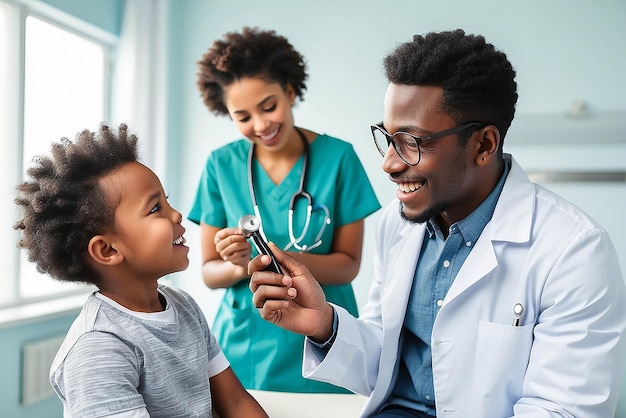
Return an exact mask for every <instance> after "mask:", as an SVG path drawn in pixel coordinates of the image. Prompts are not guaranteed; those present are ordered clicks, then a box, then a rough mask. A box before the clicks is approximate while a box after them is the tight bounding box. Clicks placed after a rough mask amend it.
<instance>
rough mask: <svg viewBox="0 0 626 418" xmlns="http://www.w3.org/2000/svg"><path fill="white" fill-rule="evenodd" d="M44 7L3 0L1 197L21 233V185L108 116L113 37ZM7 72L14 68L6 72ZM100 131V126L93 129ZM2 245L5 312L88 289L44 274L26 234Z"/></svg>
mask: <svg viewBox="0 0 626 418" xmlns="http://www.w3.org/2000/svg"><path fill="white" fill-rule="evenodd" d="M38 4H39V3H31V2H28V3H27V4H22V3H21V2H13V1H11V2H6V1H0V62H2V63H6V64H2V67H3V68H2V71H1V75H0V90H1V91H3V92H7V94H3V95H2V96H3V97H0V126H1V127H2V128H1V129H0V132H3V134H5V135H7V138H6V139H4V140H3V141H2V142H3V144H8V145H3V147H4V146H6V147H7V150H6V151H7V152H5V153H2V154H3V155H2V156H1V157H0V164H1V165H2V176H1V177H0V192H1V193H2V195H3V196H6V199H7V200H5V202H7V203H6V204H5V205H4V206H5V207H3V208H2V211H3V212H2V213H0V218H1V219H3V222H6V225H5V229H4V230H5V231H6V230H10V231H13V229H12V227H13V224H14V223H15V220H16V219H17V207H16V205H14V204H12V202H13V198H14V188H15V186H16V185H17V184H18V183H19V182H21V181H22V180H23V178H24V171H25V168H26V167H27V166H28V165H30V162H31V159H32V157H34V156H35V155H37V154H45V153H48V152H49V149H50V144H51V143H52V142H54V141H57V140H59V138H61V137H62V136H67V137H69V138H73V137H74V135H75V134H76V133H77V132H79V131H80V130H81V129H84V128H85V127H97V126H98V124H99V123H100V122H101V121H103V120H107V119H108V114H109V109H110V104H109V101H110V97H111V94H110V90H111V83H110V79H111V75H110V74H111V65H110V62H111V57H112V53H113V49H114V46H115V39H113V37H112V35H108V36H102V34H101V33H100V32H101V31H99V30H97V29H93V28H90V27H89V26H88V25H87V24H85V23H83V22H77V19H75V18H72V17H69V16H64V15H62V14H61V13H60V12H55V13H50V10H49V9H45V10H44V9H42V8H37V5H38ZM5 70H6V71H5ZM92 129H93V128H92ZM13 232H14V235H12V237H14V239H11V240H5V241H6V242H5V243H3V244H0V245H2V246H3V247H2V248H0V251H2V253H3V254H6V255H9V256H8V257H3V258H5V259H7V260H8V261H9V262H8V265H7V266H5V269H4V271H3V274H4V275H5V277H3V279H2V280H0V307H3V306H4V307H6V306H14V305H19V304H24V303H27V302H32V301H40V300H46V299H51V298H58V297H60V296H65V295H68V294H72V293H76V292H84V291H85V287H84V286H83V285H81V286H77V285H75V284H71V283H63V282H59V281H55V280H53V279H51V278H50V277H48V276H46V275H42V274H40V273H38V272H37V271H36V269H35V266H34V264H33V263H31V262H28V261H27V259H26V254H25V252H23V251H20V250H18V249H17V247H16V243H17V240H18V239H19V234H18V233H17V232H16V231H13Z"/></svg>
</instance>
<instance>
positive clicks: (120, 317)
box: [15, 124, 267, 418]
mask: <svg viewBox="0 0 626 418" xmlns="http://www.w3.org/2000/svg"><path fill="white" fill-rule="evenodd" d="M27 173H28V175H29V176H30V179H29V180H27V181H25V182H24V183H22V184H21V185H19V186H18V187H17V191H18V196H17V198H16V200H15V202H16V203H17V204H18V205H19V206H20V207H21V209H22V215H23V217H22V219H21V220H20V221H18V223H17V224H16V225H15V228H16V229H18V230H20V231H21V233H22V237H21V240H20V242H19V243H18V247H20V248H23V249H25V250H27V251H28V259H29V261H32V262H35V263H36V265H37V269H38V270H39V271H40V272H43V273H47V274H49V275H50V276H52V277H54V278H57V279H59V280H64V281H70V282H83V283H91V284H94V285H95V286H97V288H98V290H97V291H96V292H94V293H93V294H92V295H90V296H89V298H88V300H87V301H86V303H85V306H84V307H83V310H82V312H81V313H80V315H79V316H78V318H77V319H76V320H75V321H74V324H73V325H72V326H71V328H70V330H69V332H68V335H67V337H66V338H65V341H64V343H63V345H62V346H61V348H60V350H59V352H58V353H57V356H56V358H55V360H54V363H53V364H52V368H51V370H50V380H51V384H52V387H53V388H54V390H55V391H56V393H57V394H58V396H59V398H60V399H61V401H62V402H63V407H64V417H66V418H67V417H80V418H84V417H116V418H121V417H124V418H128V417H132V418H138V417H142V418H143V417H167V418H172V417H211V416H212V411H216V413H217V414H219V416H220V417H222V418H225V417H267V414H265V412H264V411H263V409H262V408H261V407H260V406H259V404H258V403H257V402H256V400H255V399H254V398H253V397H252V396H251V395H250V394H249V393H248V392H247V391H246V390H245V389H244V388H243V386H242V385H241V384H240V382H239V380H238V379H237V377H236V376H235V374H234V373H233V371H232V370H231V368H230V365H229V363H228V361H227V360H226V358H225V356H224V354H223V353H222V351H221V349H220V347H219V345H218V344H217V342H216V340H215V338H214V336H213V335H212V334H211V332H210V331H209V328H208V326H207V323H206V321H205V318H204V316H203V314H202V312H201V310H200V308H199V307H198V305H197V304H196V303H195V302H194V301H193V299H192V298H191V297H190V296H189V295H187V294H186V293H185V292H183V291H181V290H176V289H173V288H170V287H167V286H164V285H160V284H159V283H158V280H159V278H160V277H163V276H165V275H166V274H169V273H173V272H176V271H181V270H184V269H185V268H187V265H188V264H189V260H188V258H187V253H188V251H189V249H188V248H187V247H186V246H185V245H184V243H185V239H184V237H183V234H184V232H185V229H184V228H183V226H182V225H181V222H182V215H181V214H180V213H179V212H178V211H176V210H175V209H174V208H172V207H171V206H170V205H169V204H168V202H167V196H166V194H165V192H164V191H163V187H162V185H161V183H160V181H159V179H158V178H157V176H156V175H155V174H154V173H153V172H152V171H151V170H150V169H149V168H147V167H146V166H144V165H142V164H140V163H139V162H138V161H137V138H136V137H135V136H134V135H132V134H129V133H128V132H127V127H126V125H120V127H119V130H118V132H117V133H115V132H114V131H112V130H111V129H109V127H108V126H106V125H104V124H103V125H102V126H101V127H100V130H99V132H98V133H97V134H96V133H94V132H90V131H87V130H85V131H83V132H81V133H80V134H78V135H77V136H76V139H75V141H70V140H67V139H62V140H61V141H60V142H59V143H56V144H54V145H53V146H52V155H51V156H50V157H48V156H40V157H38V158H37V159H36V160H35V161H34V163H33V165H32V166H31V167H30V168H29V169H28V172H27Z"/></svg>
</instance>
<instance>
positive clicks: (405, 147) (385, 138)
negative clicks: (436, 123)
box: [371, 122, 487, 166]
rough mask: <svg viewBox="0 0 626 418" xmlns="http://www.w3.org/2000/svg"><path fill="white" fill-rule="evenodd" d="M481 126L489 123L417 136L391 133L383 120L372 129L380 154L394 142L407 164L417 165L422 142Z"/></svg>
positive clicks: (470, 124)
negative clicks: (384, 125) (385, 127)
mask: <svg viewBox="0 0 626 418" xmlns="http://www.w3.org/2000/svg"><path fill="white" fill-rule="evenodd" d="M479 126H480V127H484V126H487V124H485V123H481V122H469V123H464V124H463V125H459V126H455V127H454V128H451V129H446V130H445V131H441V132H437V133H434V134H432V135H428V136H416V135H413V134H410V133H408V132H402V131H400V132H396V133H394V134H393V135H391V134H389V133H388V132H387V131H386V130H385V129H384V128H383V123H382V122H380V123H378V124H376V125H372V126H371V129H372V136H373V137H374V143H375V144H376V148H378V152H380V155H382V156H383V157H384V156H385V154H386V153H387V150H388V149H389V145H390V144H393V148H394V149H395V150H396V152H397V153H398V155H399V156H400V158H402V161H404V162H405V163H406V164H407V165H410V166H415V165H417V164H419V162H420V157H421V152H420V145H421V144H422V143H424V142H426V141H430V140H432V139H437V138H443V137H444V136H448V135H452V134H457V133H459V132H462V131H464V130H466V129H469V128H474V127H479Z"/></svg>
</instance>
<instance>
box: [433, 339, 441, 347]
mask: <svg viewBox="0 0 626 418" xmlns="http://www.w3.org/2000/svg"><path fill="white" fill-rule="evenodd" d="M440 344H441V341H439V340H435V341H433V345H434V346H435V347H439V345H440Z"/></svg>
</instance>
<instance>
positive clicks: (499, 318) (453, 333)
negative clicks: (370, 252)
mask: <svg viewBox="0 0 626 418" xmlns="http://www.w3.org/2000/svg"><path fill="white" fill-rule="evenodd" d="M507 158H511V157H510V156H507ZM511 161H512V167H511V171H510V173H509V175H508V178H507V180H506V183H505V185H504V189H503V190H502V194H501V196H500V199H499V200H498V203H497V205H496V208H495V212H494V214H493V217H492V219H491V221H490V222H489V223H488V224H487V226H486V227H485V230H484V231H483V233H482V235H481V236H480V238H479V239H478V241H477V242H476V243H475V247H474V249H473V250H472V251H471V253H470V254H469V256H468V258H467V260H466V261H465V263H464V264H463V266H462V267H461V269H460V271H459V273H458V275H457V277H456V278H455V280H454V282H453V283H452V286H451V287H450V290H449V291H448V294H447V295H446V297H445V299H444V301H443V305H442V306H441V308H440V311H439V313H438V315H437V318H436V320H435V324H434V328H433V333H432V339H431V347H432V362H433V375H434V387H435V399H436V407H437V416H438V417H445V418H457V417H460V418H469V417H476V418H491V417H493V418H503V417H509V416H513V415H514V416H516V417H518V416H519V417H522V416H523V417H579V418H583V417H585V418H586V417H589V418H591V417H594V418H609V417H613V414H614V411H615V408H616V403H617V397H618V393H619V383H620V381H621V377H622V369H623V364H624V359H625V357H626V351H625V350H626V346H625V344H624V340H623V339H622V338H621V336H622V333H623V331H624V329H625V327H626V291H625V287H624V281H623V279H622V275H621V272H620V267H619V263H618V260H617V255H616V253H615V249H614V247H613V244H612V242H611V240H610V238H609V236H608V235H607V233H606V232H605V231H604V230H603V229H602V228H601V227H600V226H599V225H598V224H597V223H595V222H594V221H593V220H592V219H590V218H589V217H588V216H587V215H585V214H584V213H583V212H582V211H580V210H579V209H577V208H576V207H574V206H573V205H572V204H570V203H569V202H567V201H565V200H563V199H562V198H560V197H558V196H556V195H555V194H553V193H551V192H550V191H548V190H546V189H544V188H542V187H541V186H538V185H535V184H533V183H531V182H530V180H529V179H528V176H527V175H526V174H525V173H524V171H523V170H522V169H521V168H520V166H519V165H518V164H517V163H516V162H515V161H514V160H513V159H511ZM607 204H610V202H607ZM424 232H425V226H424V225H410V224H408V223H406V222H404V221H403V220H402V219H401V218H400V216H399V214H398V202H396V201H394V202H392V203H391V204H390V205H389V206H388V207H387V208H386V209H385V212H384V214H383V216H382V218H381V222H380V225H379V230H378V235H377V242H376V254H375V258H374V277H373V279H372V285H371V288H370V294H369V301H368V303H367V304H366V306H365V307H364V309H363V311H362V315H361V317H360V319H355V318H354V317H352V316H350V315H349V314H348V313H347V312H346V311H345V310H343V309H342V308H340V307H335V309H336V310H337V313H338V315H339V328H338V332H337V337H336V340H335V342H334V344H333V346H332V347H331V349H330V351H329V352H328V354H327V355H326V357H325V358H324V359H323V361H321V362H320V361H319V360H318V359H317V358H316V357H315V355H314V353H313V351H312V349H311V346H310V345H309V344H310V343H308V342H307V343H306V345H305V359H304V363H303V374H304V375H305V376H306V377H309V378H313V379H317V380H322V381H326V382H330V383H334V384H338V385H341V386H344V387H346V388H348V389H350V390H352V391H354V392H356V393H359V394H362V395H365V396H369V400H368V402H367V403H366V405H365V407H364V409H363V411H362V416H364V417H365V416H368V415H370V414H372V413H374V412H376V411H377V409H378V408H379V407H380V405H381V404H382V403H383V402H384V400H385V397H386V396H387V394H388V392H389V390H390V387H391V384H392V382H393V381H394V378H395V374H396V368H395V367H394V366H395V365H396V359H397V356H398V341H399V337H400V331H401V325H402V322H403V318H404V316H405V312H406V306H407V301H408V297H409V293H410V290H411V283H412V280H413V275H414V272H415V266H416V263H417V258H418V255H419V253H420V247H421V245H422V239H423V237H424ZM518 302H519V303H522V304H523V306H524V309H525V312H524V314H523V316H522V318H521V324H520V326H517V327H514V326H512V323H513V306H514V305H515V304H516V303H518Z"/></svg>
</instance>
